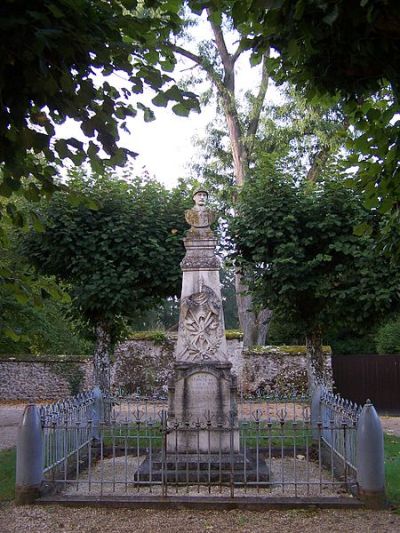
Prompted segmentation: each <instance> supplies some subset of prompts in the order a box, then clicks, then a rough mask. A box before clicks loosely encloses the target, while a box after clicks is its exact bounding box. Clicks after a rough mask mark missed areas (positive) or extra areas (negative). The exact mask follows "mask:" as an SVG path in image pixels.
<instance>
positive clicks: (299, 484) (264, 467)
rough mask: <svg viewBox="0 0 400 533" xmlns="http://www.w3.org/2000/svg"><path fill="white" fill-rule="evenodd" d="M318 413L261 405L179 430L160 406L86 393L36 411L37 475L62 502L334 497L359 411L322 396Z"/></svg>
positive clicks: (270, 400) (274, 401)
mask: <svg viewBox="0 0 400 533" xmlns="http://www.w3.org/2000/svg"><path fill="white" fill-rule="evenodd" d="M319 406H320V415H319V416H318V417H317V419H316V418H315V416H314V417H312V416H311V410H310V401H309V399H308V398H306V397H304V396H293V397H291V398H281V397H278V396H274V397H264V398H257V399H255V400H253V401H240V402H239V403H238V415H236V413H232V414H231V417H230V418H229V419H227V420H220V421H218V423H217V422H216V421H215V420H213V419H212V417H210V416H208V415H207V413H205V414H204V417H202V418H197V419H186V420H184V421H182V420H176V419H175V418H169V417H168V412H167V404H166V399H165V398H149V397H147V398H146V397H145V398H143V397H140V396H138V395H128V396H125V395H122V394H118V395H114V396H111V397H107V398H103V397H102V396H101V394H100V393H99V391H97V393H96V392H91V393H88V394H86V395H81V396H79V397H77V398H74V399H72V400H70V401H68V402H61V403H58V404H54V405H52V406H48V407H46V408H43V409H42V427H43V429H42V431H43V437H44V447H43V448H44V456H45V467H44V474H45V477H46V479H47V480H48V481H50V482H52V483H53V484H54V486H55V487H56V488H57V490H62V492H63V494H64V495H65V497H66V498H67V497H68V495H71V494H96V495H103V494H114V495H118V494H135V493H138V492H143V491H146V492H147V493H149V494H162V495H168V494H171V493H173V494H191V495H192V494H193V495H195V494H215V495H226V494H229V495H230V496H234V495H243V494H257V495H260V494H263V495H268V496H274V495H282V494H284V495H293V496H294V497H298V496H315V495H318V496H324V495H326V496H332V495H337V494H339V493H343V492H345V491H350V490H351V487H353V486H355V485H356V483H357V469H356V466H355V465H356V460H355V442H356V433H357V421H358V418H359V415H360V409H359V408H358V407H357V406H353V405H351V404H349V403H346V402H343V401H342V399H341V398H338V397H336V396H333V395H332V394H330V393H328V392H327V391H322V392H321V394H320V398H319ZM178 436H179V438H178ZM185 439H188V440H187V442H189V441H190V446H189V447H187V449H185V448H184V447H182V445H181V444H178V442H180V443H182V442H184V441H185ZM227 442H228V443H230V445H228V448H227V446H226V443H227ZM207 443H208V444H207ZM211 443H212V444H211ZM218 443H220V444H219V445H218ZM222 443H223V444H222ZM338 458H340V461H341V464H342V467H343V468H339V467H338Z"/></svg>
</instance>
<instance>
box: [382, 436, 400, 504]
mask: <svg viewBox="0 0 400 533" xmlns="http://www.w3.org/2000/svg"><path fill="white" fill-rule="evenodd" d="M385 479H386V493H387V497H388V500H389V502H390V503H391V504H392V505H395V506H396V507H398V508H399V507H400V437H395V436H393V435H387V434H385Z"/></svg>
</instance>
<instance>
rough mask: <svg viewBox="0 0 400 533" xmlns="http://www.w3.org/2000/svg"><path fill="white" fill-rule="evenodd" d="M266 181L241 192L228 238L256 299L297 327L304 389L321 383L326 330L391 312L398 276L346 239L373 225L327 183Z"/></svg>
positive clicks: (371, 247) (362, 324)
mask: <svg viewBox="0 0 400 533" xmlns="http://www.w3.org/2000/svg"><path fill="white" fill-rule="evenodd" d="M272 176H274V173H270V174H269V175H261V176H258V177H257V179H253V180H251V181H250V182H249V183H248V184H247V185H246V186H245V187H244V189H243V191H242V194H241V197H240V202H239V204H238V213H239V216H238V217H235V219H234V220H233V221H232V227H233V228H234V238H235V243H236V246H237V253H238V254H240V257H242V258H243V259H242V260H241V268H242V269H243V271H244V272H250V274H251V275H250V280H252V281H251V289H252V291H253V294H254V296H255V298H256V300H257V301H258V302H260V303H262V304H263V305H269V306H271V307H272V308H273V309H274V313H276V314H277V315H278V316H279V317H280V318H285V319H286V320H288V321H293V322H295V323H296V324H297V325H299V326H301V327H302V330H303V331H304V334H305V338H306V345H307V351H308V355H309V362H310V372H309V376H310V387H311V388H312V387H313V386H314V382H313V376H315V379H316V380H321V379H323V356H322V349H321V346H322V338H323V336H324V335H325V334H326V332H327V331H328V329H329V328H332V326H338V325H340V324H345V325H347V326H349V325H351V326H352V327H353V328H358V329H362V328H370V327H371V326H372V324H373V323H374V322H376V321H378V320H379V319H380V318H381V317H382V315H383V314H386V313H387V312H388V311H389V310H391V309H392V308H393V307H394V306H396V305H398V303H399V302H398V299H399V295H398V286H399V281H400V280H399V273H398V269H397V268H395V266H393V265H391V263H390V261H389V260H388V259H387V258H385V256H383V254H382V253H380V252H379V250H378V249H377V248H376V246H375V243H374V240H373V238H372V237H371V236H368V235H363V236H356V235H354V233H353V227H354V225H356V224H358V223H361V222H362V221H366V220H368V221H370V222H371V223H373V224H374V225H375V226H377V225H379V224H380V223H381V220H380V216H379V214H377V213H368V212H366V211H365V210H364V209H363V207H362V204H361V202H360V198H359V197H358V195H357V194H356V193H354V192H353V191H351V190H348V189H345V188H343V187H340V186H338V184H337V183H335V182H325V183H324V184H312V183H310V182H305V183H303V184H299V183H295V181H294V180H293V179H292V178H288V177H287V176H286V177H285V176H282V175H281V176H280V177H276V175H275V176H274V177H272ZM371 219H373V220H371Z"/></svg>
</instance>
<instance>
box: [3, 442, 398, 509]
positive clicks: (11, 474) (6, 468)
mask: <svg viewBox="0 0 400 533" xmlns="http://www.w3.org/2000/svg"><path fill="white" fill-rule="evenodd" d="M15 460H16V453H15V448H12V449H10V450H3V451H0V501H6V500H12V499H13V498H14V486H15ZM385 473H386V492H387V497H388V499H389V501H390V503H391V504H392V505H393V506H395V507H397V508H398V509H399V510H400V437H394V436H392V435H387V434H385Z"/></svg>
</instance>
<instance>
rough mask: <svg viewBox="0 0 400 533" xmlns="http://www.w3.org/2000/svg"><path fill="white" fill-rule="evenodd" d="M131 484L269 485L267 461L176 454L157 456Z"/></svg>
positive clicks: (147, 462)
mask: <svg viewBox="0 0 400 533" xmlns="http://www.w3.org/2000/svg"><path fill="white" fill-rule="evenodd" d="M134 481H136V482H141V483H146V481H152V482H158V481H163V482H165V483H171V484H174V483H184V484H190V483H194V484H198V483H200V484H205V485H206V484H209V483H211V484H212V483H217V484H218V483H254V482H259V483H262V482H266V481H270V473H269V470H268V467H267V465H266V461H265V460H263V461H259V462H258V464H257V458H256V457H255V456H253V455H252V454H250V453H249V452H247V454H246V457H244V456H243V454H175V453H167V454H166V455H165V456H164V457H163V455H162V454H161V453H160V454H158V455H156V456H154V457H152V459H151V460H150V459H149V458H146V460H145V461H144V462H143V463H142V465H141V466H140V468H139V470H138V471H137V472H136V473H135V477H134Z"/></svg>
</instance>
